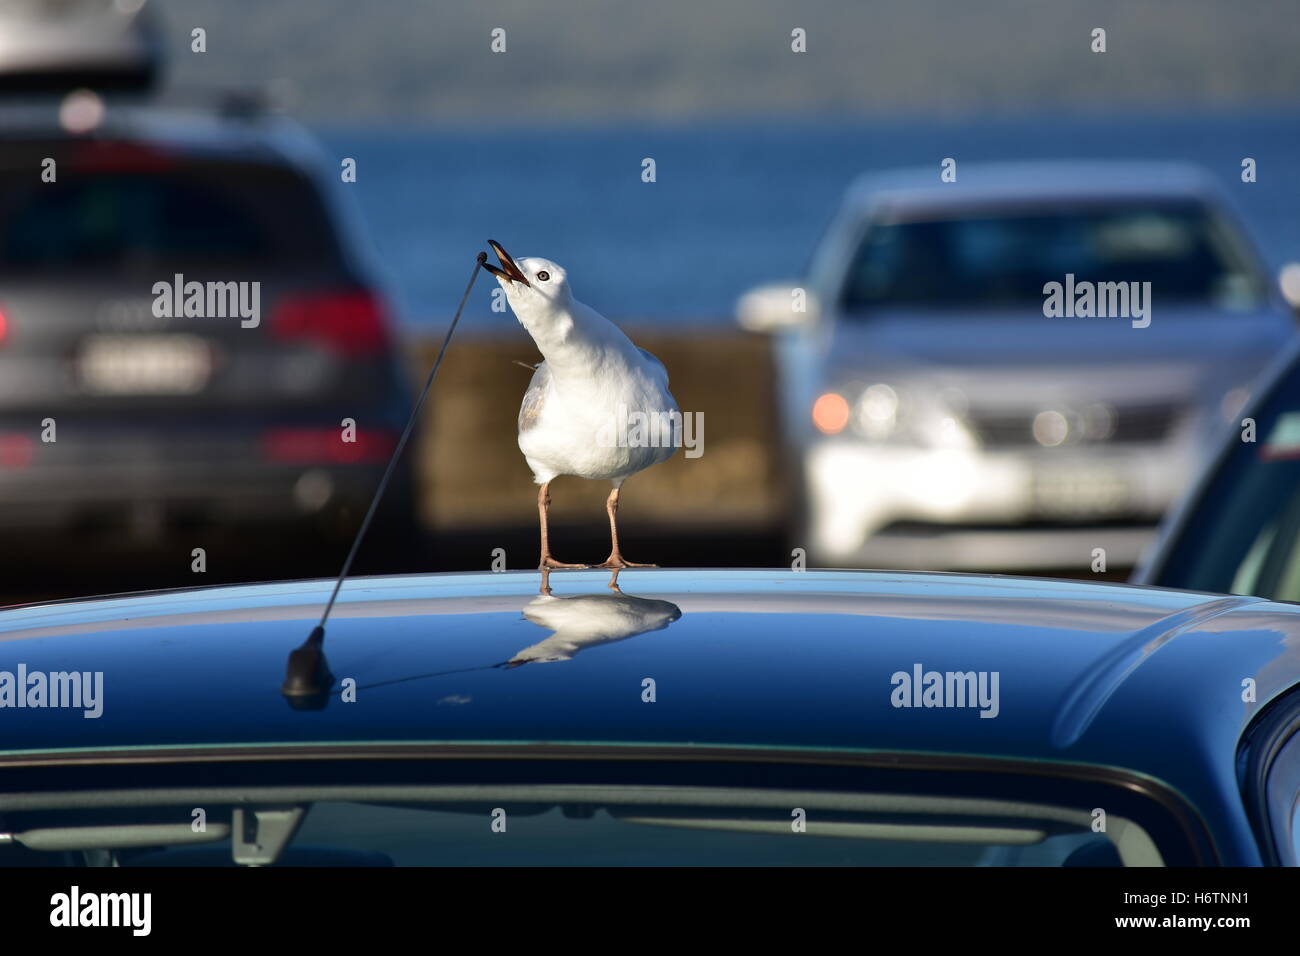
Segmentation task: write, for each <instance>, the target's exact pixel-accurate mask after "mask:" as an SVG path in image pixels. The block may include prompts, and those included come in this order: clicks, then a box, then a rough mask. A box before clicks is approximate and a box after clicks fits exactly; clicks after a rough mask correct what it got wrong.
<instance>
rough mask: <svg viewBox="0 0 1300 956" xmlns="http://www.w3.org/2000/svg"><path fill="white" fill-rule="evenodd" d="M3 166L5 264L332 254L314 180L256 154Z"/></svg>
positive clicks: (122, 264) (44, 268)
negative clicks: (41, 174) (53, 170)
mask: <svg viewBox="0 0 1300 956" xmlns="http://www.w3.org/2000/svg"><path fill="white" fill-rule="evenodd" d="M39 168H40V167H39V165H33V166H30V167H29V168H28V169H25V170H23V171H22V172H18V171H16V170H12V169H6V170H4V171H0V274H4V275H10V276H23V275H31V274H49V273H57V272H63V271H65V270H77V271H112V272H123V271H125V272H140V271H149V272H151V273H156V272H159V271H161V270H170V269H173V268H174V269H176V270H183V269H184V268H186V267H194V266H244V265H250V264H256V265H268V264H270V265H291V264H305V263H312V262H314V263H318V264H321V263H322V260H323V261H324V263H332V262H335V261H336V260H337V258H338V252H337V249H336V247H335V245H334V242H333V239H332V231H331V228H330V223H329V220H328V218H327V216H326V214H325V210H324V209H323V208H322V206H321V202H320V198H319V197H318V195H317V194H316V191H315V189H314V187H312V186H311V184H310V183H309V182H308V181H307V180H305V179H304V178H303V177H302V176H300V175H299V174H297V173H296V172H294V171H292V170H289V169H283V168H277V167H274V166H268V165H265V164H252V163H229V162H227V163H214V162H202V163H193V164H191V163H183V164H182V163H177V164H171V163H169V164H168V165H167V166H166V167H165V168H161V169H159V168H141V169H112V168H102V167H101V166H98V165H97V166H95V167H93V168H91V169H79V168H77V166H76V165H75V163H70V164H68V165H67V166H65V165H63V164H60V165H59V166H58V167H57V169H58V178H57V180H56V181H55V182H53V183H45V182H42V181H41V180H40V179H39V178H38V177H37V176H36V175H34V174H33V172H32V170H34V169H39Z"/></svg>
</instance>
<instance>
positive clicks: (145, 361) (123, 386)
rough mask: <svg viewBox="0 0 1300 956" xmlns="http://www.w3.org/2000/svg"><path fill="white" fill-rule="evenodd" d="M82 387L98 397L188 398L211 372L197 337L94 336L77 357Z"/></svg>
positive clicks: (205, 348)
mask: <svg viewBox="0 0 1300 956" xmlns="http://www.w3.org/2000/svg"><path fill="white" fill-rule="evenodd" d="M76 364H77V378H78V381H79V382H80V383H81V388H82V389H83V390H84V391H87V392H93V393H96V394H100V395H190V394H193V393H195V392H198V391H201V390H202V389H203V387H204V386H205V385H207V383H208V376H209V375H210V374H211V371H212V355H211V351H210V349H209V347H208V343H207V342H206V341H204V340H203V339H201V338H199V337H198V336H197V335H92V336H90V337H88V338H86V339H84V340H83V341H82V344H81V352H80V354H79V355H78V357H77V363H76Z"/></svg>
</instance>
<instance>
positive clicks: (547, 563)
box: [537, 554, 591, 571]
mask: <svg viewBox="0 0 1300 956" xmlns="http://www.w3.org/2000/svg"><path fill="white" fill-rule="evenodd" d="M590 567H591V565H590V564H570V563H569V562H568V561H556V560H555V559H554V558H553V557H551V556H550V555H549V554H544V555H542V560H541V563H540V564H538V565H537V570H539V571H547V570H552V569H558V568H567V569H571V570H576V571H581V570H585V569H587V568H590Z"/></svg>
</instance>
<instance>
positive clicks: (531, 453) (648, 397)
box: [484, 239, 681, 572]
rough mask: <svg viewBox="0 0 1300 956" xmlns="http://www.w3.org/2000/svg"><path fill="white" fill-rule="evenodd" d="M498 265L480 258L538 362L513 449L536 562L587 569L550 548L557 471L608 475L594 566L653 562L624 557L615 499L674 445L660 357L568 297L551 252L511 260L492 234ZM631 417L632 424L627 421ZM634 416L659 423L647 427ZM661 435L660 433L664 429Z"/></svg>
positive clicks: (673, 405)
mask: <svg viewBox="0 0 1300 956" xmlns="http://www.w3.org/2000/svg"><path fill="white" fill-rule="evenodd" d="M488 245H490V246H491V247H492V250H493V251H494V252H495V253H496V254H497V259H499V260H500V262H501V266H500V268H498V267H496V266H494V265H491V264H490V263H484V268H486V269H487V270H488V271H489V272H491V273H492V275H494V276H496V279H497V282H498V283H499V284H500V285H501V288H502V289H504V290H505V294H506V301H508V302H509V303H510V308H511V309H512V310H513V311H514V313H515V317H516V318H517V319H518V320H519V324H520V325H522V326H523V327H524V328H525V329H526V330H527V331H528V334H529V335H531V336H532V338H533V341H534V342H535V343H537V348H538V350H539V351H540V352H541V353H542V356H543V357H544V359H545V361H543V362H542V363H541V364H539V365H538V366H537V369H536V371H534V372H533V378H532V381H531V382H530V383H529V385H528V390H527V391H526V392H525V393H524V400H523V404H522V405H521V406H520V408H519V450H520V451H522V452H523V453H524V458H525V460H526V461H527V462H528V467H529V468H531V469H532V471H533V480H534V481H536V482H537V484H538V485H540V486H541V487H540V488H539V489H538V492H537V514H538V518H539V520H540V522H541V530H542V557H541V562H540V564H539V565H538V568H539V569H541V570H542V571H543V572H546V571H549V570H550V569H552V568H585V567H590V565H585V564H568V563H565V562H563V561H557V560H556V559H555V558H554V557H553V556H552V555H551V549H550V544H549V542H548V539H547V533H546V515H547V511H548V509H549V508H550V505H551V496H550V485H551V482H552V481H554V480H555V479H556V478H557V477H559V476H560V475H574V476H576V477H578V478H590V479H594V480H604V481H609V482H611V483H612V484H613V486H614V488H613V490H612V491H611V492H610V493H609V498H608V499H606V501H605V511H606V513H607V514H608V515H609V536H610V552H609V557H608V558H606V559H605V561H604V563H602V564H598V565H596V567H599V568H612V569H614V570H615V571H616V572H617V571H618V570H620V569H622V568H652V567H656V565H653V564H638V563H636V562H635V561H628V560H627V559H625V558H624V557H623V553H622V551H621V550H620V548H619V541H618V498H619V491H620V489H621V488H622V486H623V482H624V481H626V480H627V479H628V478H629V477H630V476H632V475H635V474H636V473H637V472H638V471H643V470H644V469H646V468H649V467H650V466H651V465H657V464H659V463H660V462H662V461H667V460H668V459H669V458H671V457H672V455H673V452H675V451H676V450H677V446H678V445H679V444H681V413H680V412H679V411H678V409H677V402H676V401H675V400H674V399H673V396H672V393H671V392H669V391H668V371H667V370H666V369H665V368H664V366H663V363H662V362H660V361H659V360H658V359H657V358H655V357H654V356H653V355H651V354H650V353H649V352H647V351H646V350H645V349H642V348H638V347H637V346H636V345H634V344H633V343H632V340H631V339H629V338H628V337H627V336H626V335H624V334H623V332H622V330H620V329H619V328H618V326H616V325H614V323H612V322H610V321H609V320H608V319H606V318H605V317H604V316H603V315H601V314H600V313H599V312H597V311H596V310H595V309H592V308H590V307H589V306H586V305H583V304H582V303H581V302H579V301H578V300H577V299H575V298H574V297H573V292H572V290H570V288H569V279H568V274H567V273H566V272H565V271H564V269H563V268H562V267H561V266H559V265H557V264H556V263H554V262H552V261H550V260H549V259H538V258H524V259H519V260H517V261H516V260H515V259H513V258H511V256H510V254H509V253H508V252H506V251H505V249H503V248H502V247H501V244H500V243H498V242H495V241H493V240H491V239H489V240H488ZM629 422H631V423H633V427H632V428H629ZM641 423H657V424H656V425H655V426H654V427H651V428H649V429H647V428H644V427H639V426H640V424H641ZM665 432H666V434H665Z"/></svg>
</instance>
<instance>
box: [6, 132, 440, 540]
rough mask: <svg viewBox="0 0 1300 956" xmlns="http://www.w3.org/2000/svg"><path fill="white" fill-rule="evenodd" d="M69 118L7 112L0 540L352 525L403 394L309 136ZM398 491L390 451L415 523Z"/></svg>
mask: <svg viewBox="0 0 1300 956" xmlns="http://www.w3.org/2000/svg"><path fill="white" fill-rule="evenodd" d="M91 112H92V114H93V109H92V111H91ZM66 113H67V111H66V106H65V110H64V114H65V115H64V117H63V120H62V121H61V120H60V117H59V113H58V111H57V110H53V109H52V110H48V111H44V110H41V109H38V108H30V107H29V108H24V109H22V110H12V109H10V110H8V111H6V112H5V114H4V116H3V119H2V120H0V551H5V552H8V554H9V557H10V558H12V557H13V556H14V554H15V553H16V552H15V550H14V548H13V547H12V546H13V545H15V544H16V543H17V542H19V541H22V540H28V541H31V540H35V539H40V540H49V538H50V535H51V533H56V534H57V533H59V532H67V533H68V538H69V539H72V540H77V541H82V540H87V539H88V538H89V537H90V536H91V535H93V534H94V533H97V532H98V533H101V534H107V535H109V536H110V537H111V539H112V540H119V541H130V540H132V539H141V538H144V539H151V538H157V537H158V536H160V535H164V534H166V533H167V532H169V531H173V530H177V529H179V528H182V527H184V528H193V527H213V526H217V527H220V528H222V529H227V530H230V529H240V528H245V529H247V534H248V535H250V536H251V537H249V538H246V539H245V540H248V541H250V542H251V543H253V544H254V546H256V543H257V542H259V541H264V542H267V543H270V542H272V541H274V542H277V543H283V541H284V540H285V536H286V535H289V536H294V535H301V536H302V538H303V540H313V541H315V540H331V539H332V540H341V539H343V538H346V537H347V535H348V534H349V533H350V531H351V530H352V529H354V528H355V527H356V525H357V524H358V523H359V521H360V517H361V515H362V514H363V513H364V510H365V507H366V504H367V503H368V501H369V499H370V496H371V495H372V494H373V492H374V489H375V487H376V485H377V484H378V481H379V477H380V475H381V474H382V471H383V468H384V465H385V463H386V460H387V458H388V455H389V454H390V452H391V451H392V449H393V447H394V446H395V444H396V440H397V438H398V436H399V434H400V431H401V428H402V426H403V424H404V422H405V419H406V416H407V415H408V414H409V412H410V408H411V397H410V392H409V390H408V387H407V383H406V381H405V380H404V377H403V375H402V374H401V369H400V366H399V359H398V354H397V351H396V348H395V345H394V339H393V333H392V329H391V327H390V322H389V316H388V309H387V307H386V305H385V301H384V297H383V295H382V294H381V292H380V290H379V286H378V285H377V280H376V278H375V276H374V271H373V269H372V268H371V267H369V266H368V265H367V261H366V255H365V254H364V253H363V251H362V247H360V246H359V245H358V244H357V242H356V239H357V237H358V235H359V232H358V226H357V225H356V223H355V222H354V220H353V219H352V214H351V213H349V212H348V211H346V208H345V207H343V206H340V205H339V203H340V201H341V199H340V197H339V196H338V195H337V190H338V187H337V186H336V185H334V184H332V183H330V182H329V180H328V179H327V178H326V174H325V173H324V170H325V169H326V167H325V165H324V164H323V163H322V162H321V161H320V158H319V157H318V156H316V155H315V153H314V152H313V146H312V142H311V140H310V139H309V138H308V137H306V135H305V134H304V133H302V132H301V131H299V130H298V129H297V128H296V127H293V126H292V125H290V124H287V123H284V122H283V121H281V120H278V119H274V120H273V119H269V118H262V119H257V118H229V117H224V116H222V115H220V114H219V113H202V114H200V113H192V112H191V113H185V114H166V113H163V112H159V111H153V110H134V111H131V110H125V111H117V110H112V109H110V110H108V111H107V112H106V113H105V114H104V116H103V117H102V119H101V120H100V121H99V122H98V123H97V125H95V126H94V128H93V130H91V131H89V132H84V133H73V132H69V131H67V129H66V128H65V126H66V124H67V115H66ZM79 122H84V117H83V119H82V120H79ZM51 180H52V181H51ZM413 499H414V496H413V491H412V483H411V480H410V476H409V473H408V471H407V470H406V469H405V468H404V469H402V470H401V471H400V472H399V473H398V474H397V475H396V476H395V479H394V483H393V486H392V487H391V488H390V491H389V494H388V496H387V498H386V505H385V508H384V509H383V512H382V514H381V520H380V525H379V531H380V534H382V532H383V531H384V530H388V531H391V532H392V534H393V535H396V536H398V537H400V535H401V534H402V532H403V529H404V530H405V531H406V532H409V533H411V534H413V533H414V527H415V521H414V517H413V515H414V507H413ZM195 543H196V545H201V544H202V541H199V540H196V541H195Z"/></svg>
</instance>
